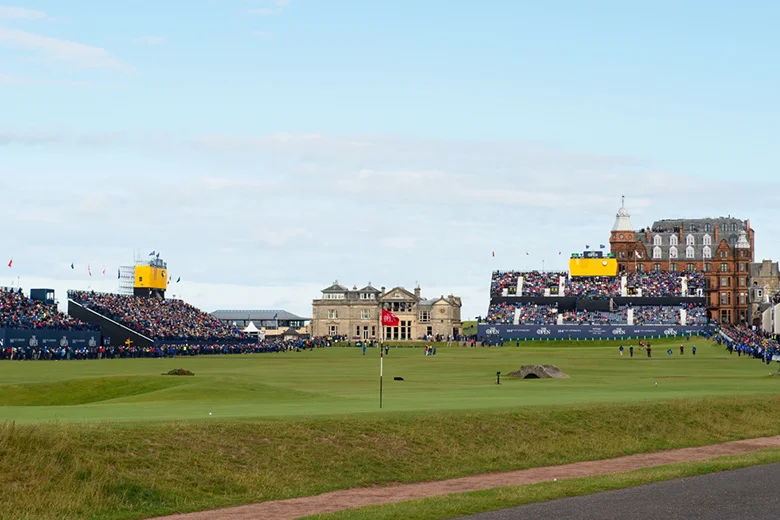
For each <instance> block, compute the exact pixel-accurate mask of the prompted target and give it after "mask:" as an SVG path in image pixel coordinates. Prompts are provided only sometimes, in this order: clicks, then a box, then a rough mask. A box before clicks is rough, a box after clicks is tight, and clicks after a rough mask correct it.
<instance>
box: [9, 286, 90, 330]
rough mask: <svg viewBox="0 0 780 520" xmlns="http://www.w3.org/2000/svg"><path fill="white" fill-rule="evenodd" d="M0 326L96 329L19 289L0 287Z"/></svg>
mask: <svg viewBox="0 0 780 520" xmlns="http://www.w3.org/2000/svg"><path fill="white" fill-rule="evenodd" d="M0 328H8V329H25V330H30V329H32V330H84V331H86V330H97V329H96V327H92V326H90V325H87V324H86V323H82V322H81V321H79V320H77V319H76V318H72V317H70V316H68V315H67V314H64V313H62V312H60V311H59V309H57V306H56V305H50V304H47V303H46V302H43V301H39V300H33V299H31V298H29V297H27V296H25V295H24V293H23V292H22V290H21V289H0Z"/></svg>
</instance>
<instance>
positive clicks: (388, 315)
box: [382, 309, 401, 327]
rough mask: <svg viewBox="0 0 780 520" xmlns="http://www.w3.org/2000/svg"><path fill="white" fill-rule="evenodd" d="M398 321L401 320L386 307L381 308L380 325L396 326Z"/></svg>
mask: <svg viewBox="0 0 780 520" xmlns="http://www.w3.org/2000/svg"><path fill="white" fill-rule="evenodd" d="M400 323H401V320H399V319H398V316H396V315H395V314H393V313H392V312H390V311H388V310H387V309H382V325H384V326H385V327H397V326H398V325H399V324H400Z"/></svg>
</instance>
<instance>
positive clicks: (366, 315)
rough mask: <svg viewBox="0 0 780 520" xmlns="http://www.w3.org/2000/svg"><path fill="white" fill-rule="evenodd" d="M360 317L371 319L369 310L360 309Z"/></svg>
mask: <svg viewBox="0 0 780 520" xmlns="http://www.w3.org/2000/svg"><path fill="white" fill-rule="evenodd" d="M360 319H361V320H370V319H371V311H370V310H368V309H364V310H362V311H360Z"/></svg>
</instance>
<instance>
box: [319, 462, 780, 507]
mask: <svg viewBox="0 0 780 520" xmlns="http://www.w3.org/2000/svg"><path fill="white" fill-rule="evenodd" d="M775 462H780V450H777V449H772V450H762V451H759V452H755V453H749V454H746V455H736V456H729V457H719V458H715V459H712V460H707V461H699V462H688V463H681V464H670V465H666V466H659V467H655V468H647V469H641V470H636V471H631V472H626V473H616V474H613V475H605V476H600V477H586V478H578V479H570V480H564V481H560V482H543V483H540V484H530V485H527V486H514V487H504V488H497V489H489V490H485V491H476V492H473V493H457V494H453V495H444V496H440V497H434V498H426V499H422V500H413V501H409V502H401V503H397V504H387V505H381V506H369V507H361V508H356V509H350V510H346V511H340V512H337V513H331V514H325V515H313V516H309V517H306V520H362V519H364V518H371V519H373V520H444V519H449V518H456V517H461V516H465V515H473V514H477V513H484V512H487V511H497V510H499V509H504V508H509V507H517V506H521V505H524V504H531V503H535V502H544V501H547V500H555V499H559V498H566V497H574V496H581V495H590V494H593V493H600V492H602V491H611V490H615V489H623V488H629V487H635V486H641V485H644V484H651V483H653V482H660V481H664V480H672V479H676V478H682V477H693V476H697V475H704V474H707V473H715V472H718V471H727V470H732V469H739V468H744V467H747V466H754V465H757V464H769V463H775Z"/></svg>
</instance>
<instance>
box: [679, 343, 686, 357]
mask: <svg viewBox="0 0 780 520" xmlns="http://www.w3.org/2000/svg"><path fill="white" fill-rule="evenodd" d="M683 354H685V347H683V345H682V343H680V355H681V356H682V355H683Z"/></svg>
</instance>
